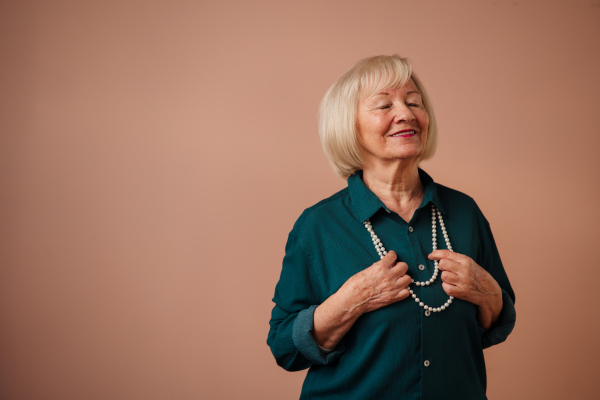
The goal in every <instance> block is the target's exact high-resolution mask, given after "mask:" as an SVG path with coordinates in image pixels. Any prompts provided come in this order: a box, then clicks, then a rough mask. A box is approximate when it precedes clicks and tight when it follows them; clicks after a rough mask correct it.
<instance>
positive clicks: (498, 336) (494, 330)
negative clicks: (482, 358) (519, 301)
mask: <svg viewBox="0 0 600 400" xmlns="http://www.w3.org/2000/svg"><path fill="white" fill-rule="evenodd" d="M516 320H517V312H516V310H515V305H514V303H513V301H512V299H511V298H510V296H509V295H508V293H507V292H506V291H505V290H504V289H502V311H501V312H500V317H498V321H497V322H496V323H495V324H494V326H493V327H491V328H490V329H488V330H485V329H484V328H481V330H482V336H481V344H482V345H483V348H484V349H486V348H488V347H491V346H494V345H496V344H499V343H502V342H504V341H505V340H506V338H507V337H508V335H509V334H510V333H511V332H512V330H513V328H514V327H515V321H516Z"/></svg>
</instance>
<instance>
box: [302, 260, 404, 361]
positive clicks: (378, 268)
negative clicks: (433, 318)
mask: <svg viewBox="0 0 600 400" xmlns="http://www.w3.org/2000/svg"><path fill="white" fill-rule="evenodd" d="M396 258H397V255H396V253H395V252H394V251H390V252H388V253H387V255H386V256H385V257H383V258H382V259H381V260H379V261H377V262H376V263H374V264H373V265H371V266H370V267H368V268H366V269H364V270H362V271H360V272H359V273H357V274H355V275H353V276H352V277H350V279H348V280H347V281H346V282H345V283H344V284H343V285H342V287H340V288H339V290H338V291H337V292H335V293H334V294H333V295H331V297H329V298H328V299H327V300H325V301H324V302H323V303H322V304H321V305H320V306H318V307H317V308H316V309H315V314H314V322H313V336H314V338H315V340H316V342H317V344H318V345H319V346H321V347H322V348H325V349H333V348H334V347H335V346H336V345H337V344H338V343H339V341H340V340H341V339H342V337H343V336H344V335H345V334H346V332H348V330H350V328H351V327H352V325H353V324H354V322H356V320H357V319H358V317H360V316H361V315H362V314H364V313H367V312H370V311H374V310H377V309H379V308H381V307H385V306H387V305H389V304H392V303H395V302H397V301H400V300H403V299H405V298H407V297H408V295H409V291H408V288H407V287H408V285H409V284H410V281H411V278H410V276H408V275H406V271H408V265H407V264H406V263H404V262H396Z"/></svg>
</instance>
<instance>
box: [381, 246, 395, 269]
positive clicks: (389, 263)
mask: <svg viewBox="0 0 600 400" xmlns="http://www.w3.org/2000/svg"><path fill="white" fill-rule="evenodd" d="M397 258H398V255H397V254H396V252H395V251H394V250H390V251H388V253H387V254H386V255H385V256H384V257H383V258H382V259H381V264H382V266H384V267H386V268H392V267H393V266H394V264H396V259H397Z"/></svg>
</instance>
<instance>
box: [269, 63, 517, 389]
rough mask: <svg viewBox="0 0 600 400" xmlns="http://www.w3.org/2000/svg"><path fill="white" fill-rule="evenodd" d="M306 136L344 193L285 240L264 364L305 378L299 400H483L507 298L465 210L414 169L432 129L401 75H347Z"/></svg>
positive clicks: (464, 199)
mask: <svg viewBox="0 0 600 400" xmlns="http://www.w3.org/2000/svg"><path fill="white" fill-rule="evenodd" d="M319 131H320V136H321V141H322V144H323V148H324V149H325V153H326V154H327V156H328V157H329V160H330V162H331V165H332V166H333V168H334V170H335V171H336V172H337V173H338V174H339V175H340V176H342V177H344V178H347V180H348V187H347V188H345V189H343V190H341V191H340V192H338V193H336V194H334V195H333V196H331V197H329V198H327V199H325V200H323V201H321V202H319V203H317V204H316V205H314V206H312V207H310V208H308V209H306V210H305V211H304V213H302V215H301V216H300V218H299V219H298V221H297V222H296V224H295V225H294V227H293V229H292V231H291V232H290V234H289V238H288V241H287V245H286V249H285V251H286V254H285V258H284V260H283V268H282V271H281V277H280V280H279V283H278V284H277V287H276V289H275V297H274V299H273V301H274V302H275V307H274V308H273V312H272V317H271V322H270V326H271V329H270V332H269V337H268V339H267V343H268V344H269V346H270V347H271V350H272V352H273V354H274V356H275V358H276V360H277V363H278V364H279V365H280V366H281V367H283V368H285V369H286V370H290V371H295V370H301V369H305V368H310V369H309V371H308V374H307V376H306V379H305V381H304V385H303V388H302V394H301V398H302V399H378V400H383V399H423V400H426V399H461V400H466V399H485V398H486V394H485V393H486V371H485V362H484V357H483V349H484V348H486V347H489V346H492V345H495V344H498V343H500V342H502V341H504V340H505V339H506V337H507V336H508V334H509V333H510V332H511V331H512V329H513V327H514V324H515V308H514V301H515V296H514V293H513V290H512V288H511V285H510V283H509V281H508V278H507V276H506V272H505V271H504V268H503V266H502V262H501V261H500V256H499V255H498V250H497V248H496V244H495V243H494V238H493V236H492V232H491V230H490V226H489V223H488V221H487V220H486V219H485V217H484V216H483V214H482V213H481V211H480V210H479V208H478V207H477V205H476V204H475V202H474V201H473V199H471V198H470V197H469V196H467V195H465V194H463V193H461V192H458V191H456V190H453V189H450V188H447V187H445V186H442V185H440V184H437V183H434V181H433V180H432V178H431V177H430V176H429V175H428V174H427V173H425V171H423V170H422V169H420V168H419V163H420V162H421V161H422V160H425V159H428V158H430V157H431V156H433V154H434V152H435V148H436V141H437V128H436V124H435V118H434V115H433V109H432V107H431V102H430V100H429V98H428V97H427V94H426V92H425V89H424V87H423V84H422V83H421V81H420V80H419V79H418V78H417V77H416V76H415V74H414V72H412V69H411V66H410V63H409V61H408V60H407V59H405V58H401V57H399V56H397V55H394V56H377V57H372V58H367V59H365V60H362V61H360V62H359V63H358V64H356V65H355V66H354V67H353V68H351V69H350V70H349V71H348V72H346V73H345V74H344V75H343V76H342V77H341V78H340V79H339V80H338V81H337V82H335V83H334V85H333V86H332V87H331V88H330V89H329V91H328V92H327V94H326V95H325V97H324V99H323V102H322V104H321V109H320V122H319Z"/></svg>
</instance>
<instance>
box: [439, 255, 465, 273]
mask: <svg viewBox="0 0 600 400" xmlns="http://www.w3.org/2000/svg"><path fill="white" fill-rule="evenodd" d="M438 266H439V267H440V269H441V270H442V271H451V272H454V273H455V274H458V273H462V272H463V271H464V269H465V265H464V264H462V263H460V262H457V261H453V260H449V259H447V258H444V259H442V260H440V261H439V262H438Z"/></svg>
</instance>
